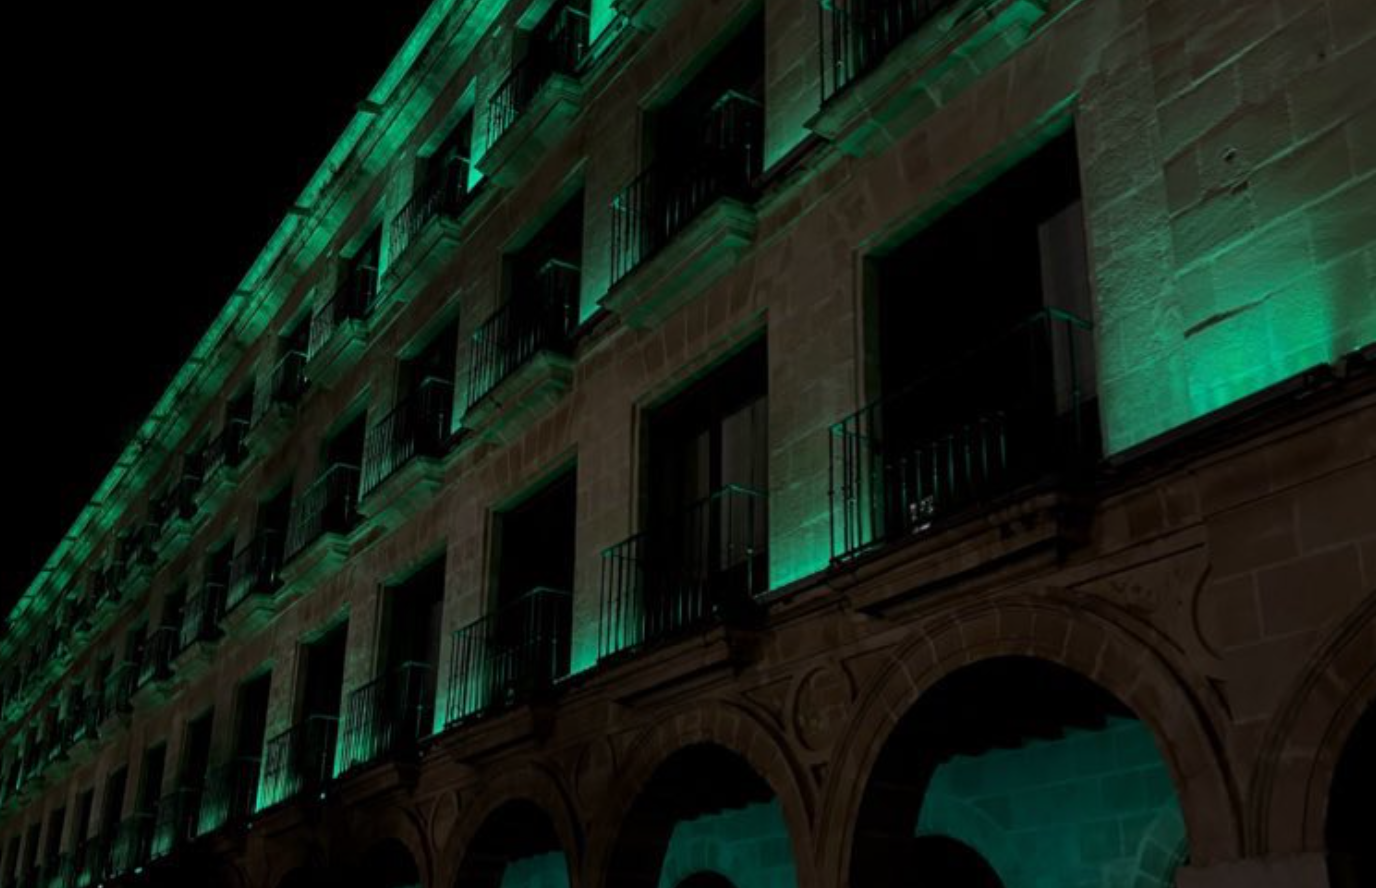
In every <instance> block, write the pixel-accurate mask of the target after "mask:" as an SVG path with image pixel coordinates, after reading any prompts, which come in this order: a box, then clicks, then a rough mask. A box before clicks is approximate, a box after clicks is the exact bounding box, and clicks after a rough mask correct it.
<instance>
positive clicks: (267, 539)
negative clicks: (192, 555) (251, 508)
mask: <svg viewBox="0 0 1376 888" xmlns="http://www.w3.org/2000/svg"><path fill="white" fill-rule="evenodd" d="M283 543H284V540H283V537H282V534H280V533H278V532H277V531H275V530H260V531H259V532H258V533H256V534H254V536H253V539H252V540H250V541H249V543H248V545H247V546H244V548H242V549H240V550H239V551H238V552H237V553H235V555H234V558H233V560H231V561H230V563H229V589H228V591H227V593H226V597H225V613H226V614H228V613H233V611H234V610H235V608H237V607H239V605H241V604H243V603H244V602H245V601H247V600H248V599H249V598H250V597H252V596H254V595H271V594H272V593H273V592H275V591H277V586H278V584H279V582H280V581H279V576H278V575H279V573H280V572H281V570H282V553H283Z"/></svg>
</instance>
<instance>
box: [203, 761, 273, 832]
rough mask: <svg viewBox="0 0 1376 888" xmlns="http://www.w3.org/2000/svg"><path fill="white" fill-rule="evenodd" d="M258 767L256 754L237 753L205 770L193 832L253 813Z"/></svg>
mask: <svg viewBox="0 0 1376 888" xmlns="http://www.w3.org/2000/svg"><path fill="white" fill-rule="evenodd" d="M261 767H262V759H260V758H258V757H257V756H252V757H249V756H240V757H237V758H233V759H230V760H229V761H228V762H225V763H224V764H221V765H217V766H216V767H214V768H211V769H210V770H209V771H208V772H207V773H206V776H205V791H204V792H203V793H202V795H201V804H200V810H199V811H198V812H197V816H196V835H198V836H203V835H206V834H208V833H212V832H214V831H215V830H217V829H220V828H221V827H223V826H227V825H229V824H233V823H242V822H243V821H244V820H246V819H247V818H248V816H249V815H250V814H252V813H253V810H254V806H255V805H256V803H257V800H258V778H259V771H260V769H261Z"/></svg>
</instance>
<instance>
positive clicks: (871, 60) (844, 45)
mask: <svg viewBox="0 0 1376 888" xmlns="http://www.w3.org/2000/svg"><path fill="white" fill-rule="evenodd" d="M952 3H954V0H831V2H827V3H819V4H818V6H817V9H818V16H819V21H818V28H819V32H818V33H819V34H820V40H819V42H818V48H819V50H820V52H819V61H820V64H821V72H820V73H821V88H822V101H823V102H825V101H827V100H828V99H830V98H831V97H832V96H834V95H836V93H838V92H840V91H841V90H843V89H845V88H846V87H847V86H849V85H850V84H851V83H853V82H855V81H856V80H859V79H860V78H861V77H863V76H864V75H865V74H868V73H869V72H870V71H872V70H874V69H875V68H876V67H878V65H879V63H880V62H882V61H883V60H884V58H885V57H886V56H888V54H889V53H890V52H891V51H892V50H893V49H894V47H896V46H898V44H900V43H902V42H903V40H905V39H906V38H907V37H908V36H910V35H911V34H913V33H914V32H916V31H917V30H918V29H919V28H921V27H922V26H923V25H925V24H926V23H927V22H930V21H931V20H932V19H933V18H935V17H936V15H937V13H939V12H941V11H942V10H943V9H945V8H946V7H948V6H950V5H952Z"/></svg>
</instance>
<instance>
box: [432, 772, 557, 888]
mask: <svg viewBox="0 0 1376 888" xmlns="http://www.w3.org/2000/svg"><path fill="white" fill-rule="evenodd" d="M518 814H519V815H520V817H523V818H525V819H526V820H527V821H528V822H532V823H537V824H540V827H539V828H540V829H541V830H543V829H544V827H545V826H546V825H547V826H548V828H549V830H550V831H551V832H552V834H553V836H554V837H555V840H556V843H557V845H558V848H559V850H560V851H562V852H563V854H564V859H565V861H566V863H567V866H568V873H569V884H570V886H572V888H578V886H579V885H580V884H581V882H580V879H579V873H580V863H581V861H582V859H583V845H584V842H583V833H582V829H581V827H580V826H579V824H580V823H581V820H580V818H579V816H578V814H577V812H576V810H575V808H574V805H573V802H572V799H571V796H570V795H569V793H568V792H567V791H566V790H565V788H564V786H563V784H562V782H561V781H560V779H559V778H558V777H557V776H556V775H555V774H554V773H552V772H551V771H549V770H547V769H546V768H544V767H540V766H537V765H528V766H525V767H521V768H515V769H512V770H508V771H503V772H501V773H500V774H499V775H498V777H496V778H495V779H494V780H493V781H492V782H491V783H489V784H487V785H486V786H484V787H482V788H481V790H479V791H478V792H477V793H476V795H475V796H474V798H473V800H472V803H471V807H469V809H468V811H467V812H466V813H465V814H464V816H463V817H461V818H460V820H459V823H458V824H457V825H456V826H455V828H454V830H453V832H452V833H451V834H450V835H449V837H448V838H447V839H445V840H444V841H443V842H442V846H441V848H440V850H439V853H438V855H437V858H436V861H435V878H434V881H433V882H432V883H431V884H432V885H434V886H437V888H449V886H452V885H456V884H458V882H459V879H460V877H461V873H462V870H463V867H464V865H465V863H467V862H471V861H469V857H470V855H471V854H472V853H473V852H474V850H475V849H477V853H479V854H481V853H483V852H482V848H481V843H482V842H483V841H485V840H486V839H487V837H488V836H490V835H492V829H491V824H492V823H493V818H494V817H499V816H500V817H501V818H503V820H502V822H510V819H511V818H513V817H516V816H517V815H518ZM518 822H519V821H518ZM485 831H486V832H485Z"/></svg>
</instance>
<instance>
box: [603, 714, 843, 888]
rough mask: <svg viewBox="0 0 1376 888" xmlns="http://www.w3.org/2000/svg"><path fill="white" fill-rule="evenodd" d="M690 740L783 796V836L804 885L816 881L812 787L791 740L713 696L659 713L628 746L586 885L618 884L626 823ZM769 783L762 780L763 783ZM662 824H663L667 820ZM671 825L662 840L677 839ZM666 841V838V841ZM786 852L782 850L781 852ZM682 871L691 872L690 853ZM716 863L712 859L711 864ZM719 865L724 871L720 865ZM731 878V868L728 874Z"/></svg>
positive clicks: (808, 887) (606, 803)
mask: <svg viewBox="0 0 1376 888" xmlns="http://www.w3.org/2000/svg"><path fill="white" fill-rule="evenodd" d="M691 747H714V748H716V749H717V750H719V751H720V752H721V753H722V754H723V755H725V756H727V757H728V758H733V759H734V764H733V766H732V767H734V768H737V769H740V770H739V772H740V773H747V772H748V773H749V774H750V775H751V778H752V780H758V781H760V785H757V787H756V792H757V793H758V794H760V795H761V796H762V797H763V796H764V795H768V796H769V797H771V798H772V799H773V800H774V801H775V802H776V803H777V808H778V811H777V816H778V819H779V820H780V821H781V823H782V826H783V830H784V832H783V842H784V844H785V845H786V847H787V854H788V856H789V857H790V858H791V861H792V864H793V866H794V875H795V877H796V880H797V884H798V886H799V888H816V885H817V884H818V883H817V881H816V869H815V867H814V865H813V864H814V856H813V846H812V842H811V838H812V833H811V816H812V814H811V812H812V810H813V804H812V790H811V784H810V781H808V780H807V779H806V778H805V777H804V776H803V774H802V773H801V770H800V768H799V766H798V765H797V763H796V761H795V759H794V756H793V754H792V752H791V751H790V749H789V748H788V746H787V744H786V743H785V742H784V740H783V739H782V738H781V737H780V736H779V735H778V734H776V733H775V732H774V731H773V730H772V729H770V728H768V727H766V726H765V725H764V724H762V723H761V722H760V720H759V719H758V718H757V717H756V716H755V715H753V714H752V713H751V712H749V711H747V710H745V709H743V708H740V707H738V706H735V705H732V704H730V703H724V702H716V701H708V702H704V703H700V704H697V705H694V706H690V707H687V708H684V709H681V710H678V711H676V712H674V713H673V714H672V715H670V716H668V717H662V718H657V719H655V720H654V722H653V727H651V728H649V729H647V730H646V731H644V732H643V733H641V734H640V735H639V736H637V737H636V738H635V739H634V741H632V742H631V743H630V744H629V745H628V748H629V749H630V750H631V752H630V755H629V756H628V757H627V759H626V761H625V762H624V763H623V764H622V765H621V767H619V768H618V769H617V774H616V781H615V786H614V788H613V790H612V791H611V792H610V793H608V794H607V796H606V797H605V798H603V799H602V800H601V802H600V803H599V804H598V805H597V808H596V823H595V829H594V831H593V834H592V835H591V842H590V845H589V849H588V869H587V873H586V877H587V882H586V884H587V885H595V886H611V885H613V884H616V879H615V877H614V875H613V872H612V867H613V865H614V862H615V857H616V852H617V845H618V844H619V843H620V842H621V840H622V839H623V837H624V833H623V828H624V827H625V825H626V824H627V823H629V822H630V821H631V819H632V818H633V817H635V816H636V815H635V807H636V804H637V802H638V801H640V800H641V799H642V796H643V793H644V790H645V789H646V787H647V786H649V785H650V784H651V781H653V780H654V779H655V777H656V774H657V773H658V772H660V770H661V769H662V768H663V767H664V766H665V764H666V763H668V762H669V760H670V759H671V758H673V757H674V756H676V755H678V754H679V753H680V752H682V751H683V750H685V749H688V748H691ZM761 785H762V787H763V788H760V786H761ZM661 828H662V824H661ZM672 838H673V836H672V831H671V830H670V831H669V833H668V835H667V836H665V835H661V837H660V840H661V841H666V842H667V841H672ZM665 848H666V849H667V845H666V846H665ZM781 853H783V852H781ZM684 863H685V869H684V870H683V871H681V872H680V873H678V875H679V876H680V877H686V876H688V875H691V874H692V873H691V870H690V869H689V868H688V866H689V864H691V858H690V859H689V860H686V861H685V862H684ZM704 868H709V869H710V867H704ZM713 871H716V872H718V874H722V873H720V871H718V870H715V869H713ZM724 875H726V876H727V877H728V878H729V877H730V874H724Z"/></svg>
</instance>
